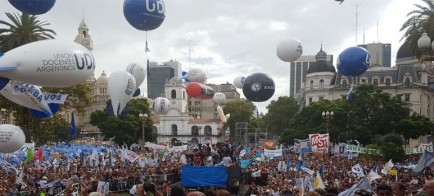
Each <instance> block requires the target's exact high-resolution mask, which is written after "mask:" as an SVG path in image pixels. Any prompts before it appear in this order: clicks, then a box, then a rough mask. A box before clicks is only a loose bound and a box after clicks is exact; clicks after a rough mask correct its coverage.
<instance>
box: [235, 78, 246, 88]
mask: <svg viewBox="0 0 434 196" xmlns="http://www.w3.org/2000/svg"><path fill="white" fill-rule="evenodd" d="M244 80H246V77H244V76H238V77H236V78H235V79H234V86H235V87H236V88H243V84H244Z"/></svg>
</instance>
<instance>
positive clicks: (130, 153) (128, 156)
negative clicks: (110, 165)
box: [124, 149, 140, 163]
mask: <svg viewBox="0 0 434 196" xmlns="http://www.w3.org/2000/svg"><path fill="white" fill-rule="evenodd" d="M124 153H125V154H124V158H126V159H128V161H130V162H131V163H133V162H134V161H136V160H137V159H139V158H140V156H139V155H138V154H137V153H135V152H133V151H131V150H128V149H125V150H124Z"/></svg>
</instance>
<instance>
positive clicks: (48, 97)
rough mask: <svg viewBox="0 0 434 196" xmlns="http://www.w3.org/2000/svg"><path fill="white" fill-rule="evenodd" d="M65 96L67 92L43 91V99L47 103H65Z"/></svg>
mask: <svg viewBox="0 0 434 196" xmlns="http://www.w3.org/2000/svg"><path fill="white" fill-rule="evenodd" d="M67 97H68V94H59V93H47V92H44V99H45V101H46V102H47V103H58V104H63V103H65V101H66V98H67Z"/></svg>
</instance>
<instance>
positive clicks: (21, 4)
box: [9, 0, 56, 15]
mask: <svg viewBox="0 0 434 196" xmlns="http://www.w3.org/2000/svg"><path fill="white" fill-rule="evenodd" d="M9 3H10V4H12V6H14V7H15V8H16V9H18V10H20V11H21V12H23V13H26V14H30V15H40V14H45V13H47V12H48V11H50V10H51V8H52V7H53V6H54V3H56V0H9Z"/></svg>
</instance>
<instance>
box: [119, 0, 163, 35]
mask: <svg viewBox="0 0 434 196" xmlns="http://www.w3.org/2000/svg"><path fill="white" fill-rule="evenodd" d="M164 10H165V5H164V1H163V0H125V1H124V16H125V19H127V21H128V23H130V25H131V26H133V27H134V28H136V29H138V30H141V31H151V30H154V29H156V28H158V27H159V26H160V25H161V23H163V21H164V18H165V17H166V15H165V11H164Z"/></svg>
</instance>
